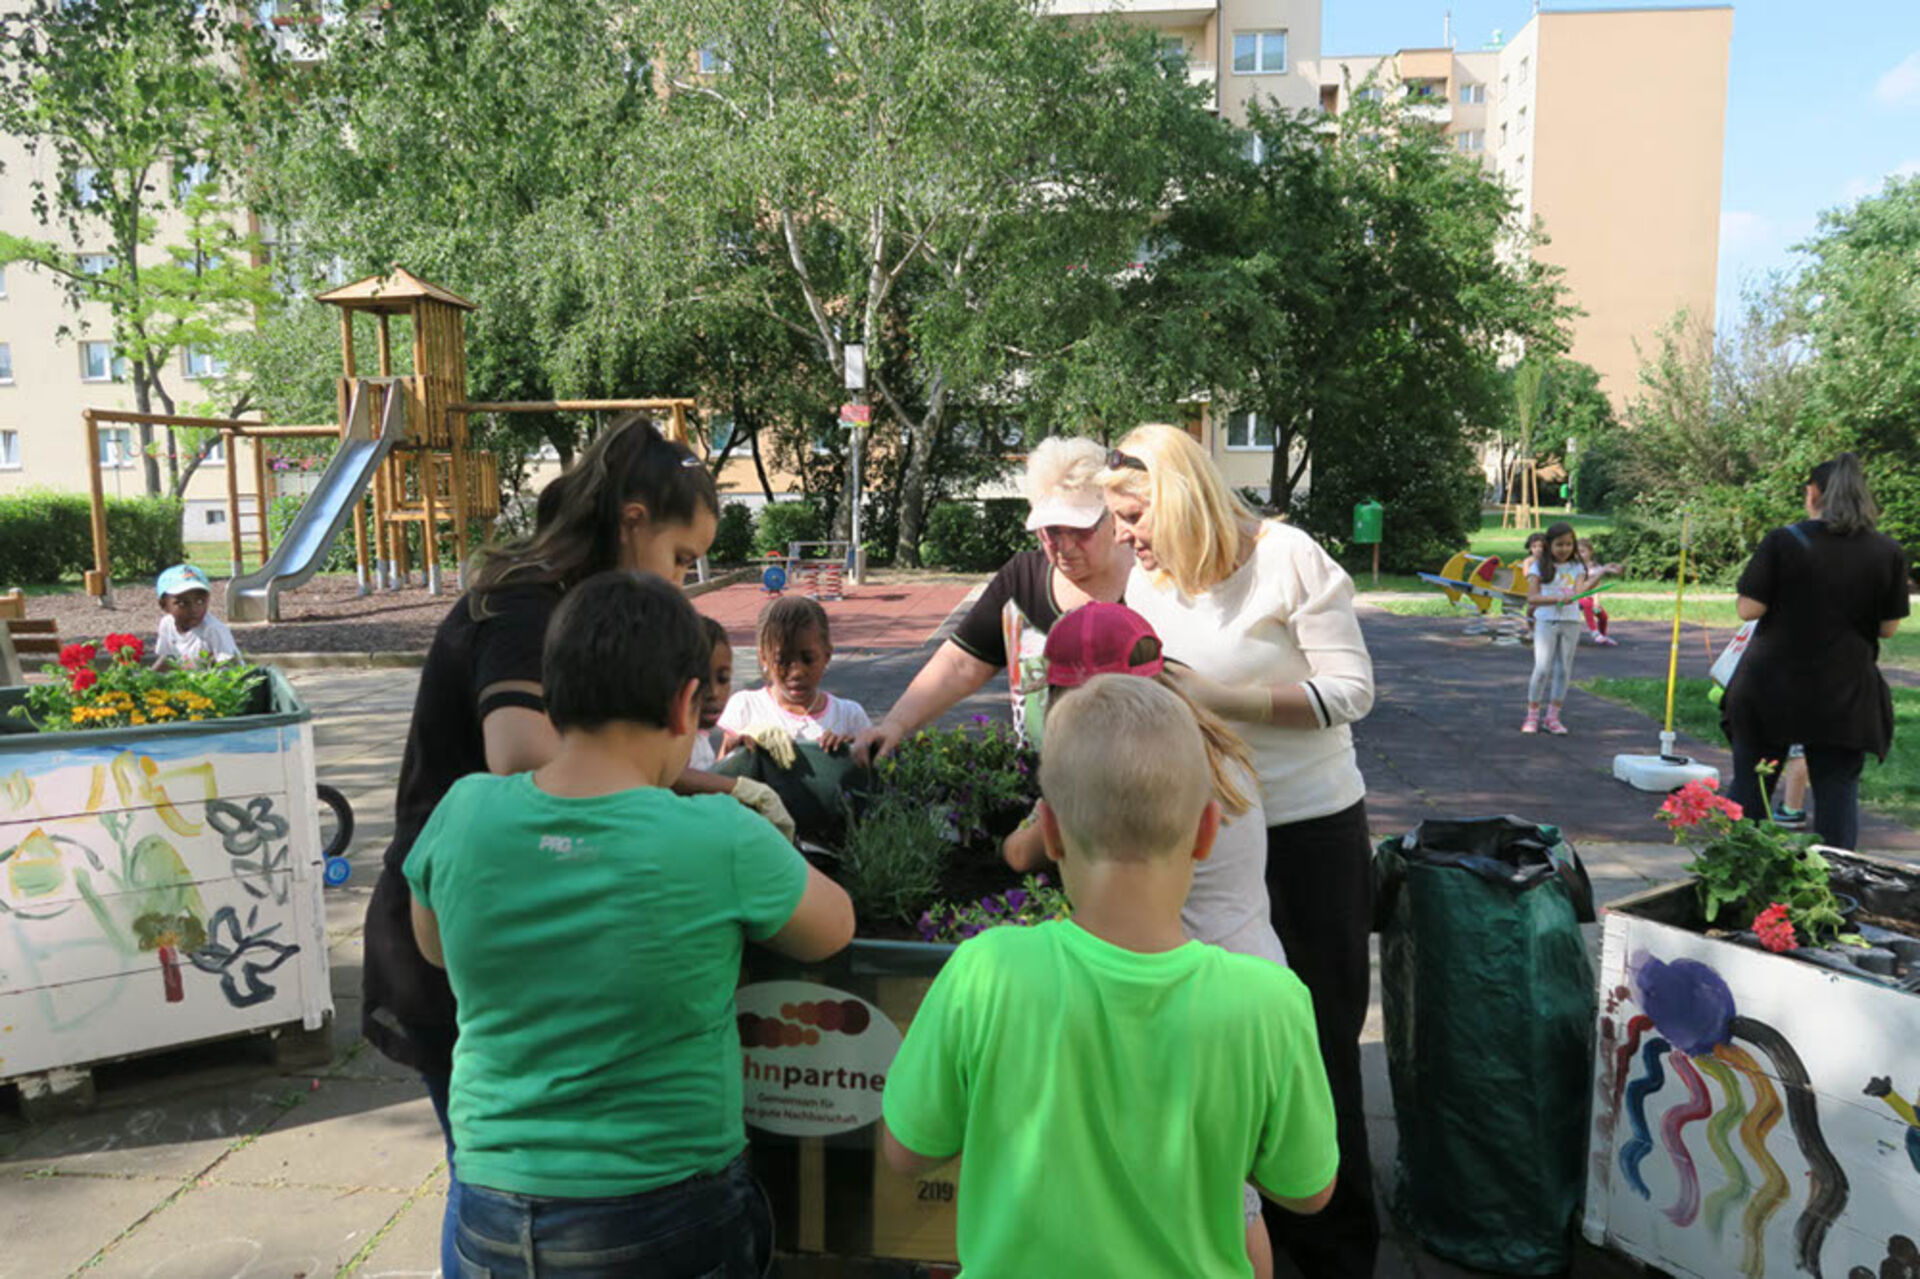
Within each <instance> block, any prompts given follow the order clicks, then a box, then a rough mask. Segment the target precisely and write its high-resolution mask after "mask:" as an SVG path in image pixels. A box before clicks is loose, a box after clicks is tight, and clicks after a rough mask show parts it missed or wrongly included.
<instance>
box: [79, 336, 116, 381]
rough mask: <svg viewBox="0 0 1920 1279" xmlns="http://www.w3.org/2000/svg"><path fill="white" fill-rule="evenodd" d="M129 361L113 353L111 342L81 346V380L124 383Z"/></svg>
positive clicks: (89, 343) (87, 343)
mask: <svg viewBox="0 0 1920 1279" xmlns="http://www.w3.org/2000/svg"><path fill="white" fill-rule="evenodd" d="M126 379H127V361H126V359H125V358H124V357H122V356H116V355H115V354H114V353H113V343H111V342H82V343H81V344H80V380H81V381H82V382H124V381H126Z"/></svg>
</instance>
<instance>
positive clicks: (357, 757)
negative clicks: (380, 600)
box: [0, 593, 1683, 1279]
mask: <svg viewBox="0 0 1920 1279" xmlns="http://www.w3.org/2000/svg"><path fill="white" fill-rule="evenodd" d="M717 594H724V593H717ZM709 598H711V597H709ZM705 604H706V601H703V606H705ZM948 607H949V608H951V605H949V606H948ZM836 620H837V619H836ZM730 624H731V623H730ZM1365 625H1366V627H1367V630H1368V634H1369V637H1370V640H1371V642H1372V643H1373V645H1374V648H1375V652H1376V656H1377V659H1378V662H1379V674H1380V683H1381V685H1382V689H1383V695H1382V697H1381V700H1380V705H1379V708H1378V709H1377V710H1376V711H1375V713H1374V716H1373V718H1372V719H1371V720H1370V721H1369V722H1368V723H1367V724H1366V725H1365V726H1363V728H1362V731H1361V733H1360V735H1359V736H1360V743H1361V749H1362V759H1363V767H1364V768H1365V770H1366V772H1367V774H1368V781H1369V785H1370V788H1371V790H1372V798H1371V800H1370V802H1371V804H1372V809H1373V813H1374V822H1373V824H1374V828H1375V830H1376V831H1378V832H1381V833H1387V832H1397V831H1399V830H1402V829H1404V828H1405V827H1406V826H1408V825H1410V824H1411V823H1412V822H1413V821H1417V820H1418V819H1419V818H1420V817H1421V816H1422V815H1425V814H1430V813H1448V814H1452V815H1465V814H1471V813H1476V812H1486V811H1495V812H1498V811H1518V812H1521V813H1525V814H1528V815H1534V816H1546V817H1552V818H1554V819H1556V820H1560V821H1561V822H1563V824H1565V825H1566V826H1567V828H1568V830H1569V833H1570V834H1571V835H1572V836H1573V837H1574V838H1575V839H1576V841H1577V842H1578V843H1579V844H1580V848H1581V852H1582V854H1583V856H1584V857H1585V859H1586V861H1587V865H1588V867H1589V870H1590V872H1591V873H1592V875H1593V876H1594V879H1595V882H1596V888H1597V889H1598V895H1599V898H1600V900H1602V901H1607V900H1611V899H1613V898H1617V897H1619V896H1622V895H1625V894H1626V893H1628V892H1632V891H1636V890H1638V889H1640V888H1643V887H1646V886H1649V885H1651V884H1653V883H1657V882H1661V881H1664V880H1669V879H1673V878H1676V877H1677V876H1678V874H1679V866H1680V864H1681V861H1682V860H1683V858H1682V856H1681V855H1680V854H1679V853H1678V852H1677V850H1675V849H1674V848H1672V847H1671V846H1670V845H1669V844H1667V843H1666V842H1665V841H1664V839H1663V838H1662V834H1661V832H1660V831H1658V829H1657V828H1654V827H1652V825H1651V823H1650V822H1648V821H1647V820H1646V818H1645V817H1644V810H1647V809H1650V808H1651V804H1650V803H1648V802H1644V801H1643V800H1642V799H1641V798H1640V797H1637V796H1635V797H1633V800H1634V802H1632V803H1623V802H1622V798H1623V793H1622V791H1621V790H1620V789H1619V788H1617V787H1616V784H1615V783H1613V782H1611V781H1610V780H1608V779H1607V778H1605V777H1604V776H1603V771H1604V767H1605V764H1604V763H1603V762H1600V761H1603V760H1604V759H1605V758H1610V756H1611V754H1612V752H1613V750H1615V749H1616V748H1618V747H1617V746H1616V742H1619V743H1629V744H1631V745H1635V746H1637V745H1638V744H1639V743H1640V742H1642V741H1644V740H1647V739H1649V738H1650V734H1651V730H1650V729H1648V727H1647V726H1646V722H1645V721H1644V720H1637V717H1631V716H1630V713H1629V712H1625V711H1619V710H1617V709H1612V708H1605V707H1604V706H1603V704H1600V703H1597V702H1593V699H1586V698H1584V697H1583V696H1582V697H1581V698H1577V699H1576V701H1575V702H1574V704H1573V708H1572V710H1571V711H1570V718H1572V719H1573V720H1574V723H1575V724H1576V726H1577V727H1578V728H1579V730H1580V732H1579V735H1576V736H1574V737H1570V738H1567V739H1564V740H1558V741H1548V740H1545V739H1539V740H1529V739H1522V738H1520V737H1519V735H1518V734H1517V733H1514V732H1513V731H1512V730H1513V725H1512V724H1511V723H1510V722H1509V721H1511V720H1512V719H1513V718H1514V711H1515V707H1516V694H1515V693H1514V691H1513V684H1514V681H1515V680H1522V681H1523V680H1524V678H1525V671H1524V666H1525V659H1524V657H1523V656H1522V655H1520V654H1518V653H1514V652H1512V651H1511V650H1493V649H1491V648H1489V647H1488V646H1486V645H1484V644H1480V645H1473V646H1468V645H1460V644H1457V643H1455V642H1453V641H1452V639H1450V638H1449V631H1450V630H1453V631H1456V632H1457V627H1454V626H1453V624H1451V623H1446V622H1443V621H1439V620H1437V619H1418V618H1416V619H1407V618H1392V617H1388V616H1386V615H1384V614H1380V613H1377V612H1373V611H1369V612H1368V613H1367V615H1366V618H1365ZM929 629H931V627H929ZM842 642H843V645H845V644H846V642H845V641H842ZM1637 643H1638V641H1637V640H1636V644H1637ZM927 651H928V650H927V649H925V648H919V649H895V650H892V651H888V652H883V653H878V654H875V655H871V656H866V657H857V658H847V659H842V660H837V661H836V663H835V669H834V672H833V674H832V675H831V676H830V683H831V686H832V687H833V688H834V689H835V690H836V691H838V692H841V693H843V694H844V695H847V696H851V697H854V698H856V699H858V700H860V701H863V702H865V703H866V704H867V705H868V707H869V709H871V710H872V711H874V712H875V714H876V715H877V714H878V713H880V712H881V711H884V709H885V708H886V707H887V706H888V705H890V704H891V702H892V700H893V698H895V697H896V696H898V694H899V692H900V691H901V690H902V689H904V688H905V687H906V684H907V682H908V681H909V680H910V679H911V678H912V676H913V674H914V673H915V672H916V671H917V670H918V669H919V666H920V664H921V662H922V661H923V660H924V659H925V656H926V653H927ZM1662 651H1664V648H1663V650H1662ZM1614 653H1615V654H1624V655H1626V656H1623V657H1620V658H1617V659H1616V658H1614V657H1613V655H1611V654H1610V655H1604V656H1601V657H1599V658H1598V659H1596V657H1595V654H1594V653H1593V652H1590V651H1589V652H1583V653H1582V654H1581V663H1582V671H1583V673H1592V672H1594V671H1595V670H1596V669H1599V668H1601V667H1602V666H1603V665H1605V664H1610V663H1611V662H1613V661H1615V660H1618V661H1621V662H1626V661H1634V660H1637V658H1636V657H1635V656H1634V655H1633V650H1632V649H1630V648H1627V647H1623V648H1622V649H1619V650H1614ZM742 658H743V661H742V666H743V670H742V676H741V677H742V679H749V678H751V677H752V670H751V665H752V664H751V661H750V658H749V656H748V654H747V653H746V652H743V653H742ZM417 679H418V673H417V672H416V671H410V670H364V669H355V670H325V671H302V672H299V673H297V675H296V677H295V682H296V684H297V685H298V686H299V688H300V689H301V691H302V693H303V694H304V695H305V696H306V697H307V699H308V701H309V703H310V704H311V705H312V707H313V709H314V712H315V716H316V721H317V729H316V741H317V747H318V756H319V772H320V775H321V777H322V778H323V779H325V780H326V781H328V782H331V783H332V784H333V785H335V786H337V787H339V788H340V789H341V790H343V791H344V792H345V793H346V794H347V795H348V797H349V799H350V800H351V801H352V803H353V805H354V807H355V810H356V812H357V813H358V815H359V818H360V825H359V835H358V838H357V840H356V845H355V848H354V850H353V853H352V859H353V861H354V863H355V866H356V873H355V876H354V878H353V879H352V880H351V881H350V882H349V883H348V884H347V885H346V886H345V887H343V888H340V889H335V890H330V891H329V893H328V896H327V917H328V930H329V937H330V940H331V943H332V945H331V960H332V964H333V972H332V982H333V989H334V994H335V1001H336V1009H337V1012H336V1019H335V1023H334V1052H333V1057H332V1060H331V1061H330V1062H329V1063H328V1064H327V1065H326V1066H324V1067H321V1068H318V1069H313V1070H308V1071H300V1072H278V1071H275V1070H274V1069H273V1068H272V1067H271V1066H270V1065H267V1064H265V1063H264V1062H263V1061H260V1060H258V1059H256V1058H255V1057H254V1056H253V1055H252V1052H253V1050H252V1049H250V1048H249V1047H247V1046H246V1045H245V1044H236V1043H227V1044H219V1045H213V1046H211V1047H208V1048H205V1049H201V1050H195V1051H191V1052H186V1053H179V1054H170V1055H167V1056H164V1057H159V1058H152V1059H147V1060H144V1061H139V1062H133V1063H127V1064H124V1065H121V1066H117V1067H112V1068H109V1069H106V1070H103V1071H101V1072H100V1074H99V1077H98V1080H97V1082H98V1084H99V1089H100V1094H99V1105H98V1109H97V1111H96V1112H95V1113H93V1114H91V1115H88V1116H85V1117H83V1118H79V1119H74V1120H68V1121H62V1122H58V1123H52V1124H48V1125H44V1126H39V1127H31V1128H30V1127H26V1126H24V1125H21V1124H19V1123H18V1122H16V1121H11V1120H8V1119H5V1118H0V1240H4V1241H5V1245H4V1247H0V1279H47V1277H49V1276H63V1275H71V1274H75V1273H76V1272H78V1271H81V1270H84V1271H85V1274H86V1275H87V1276H88V1279H94V1277H95V1276H100V1277H102V1279H106V1277H115V1276H140V1277H143V1279H295V1277H306V1279H316V1277H318V1276H328V1275H331V1276H358V1277H361V1279H375V1277H382V1279H400V1277H402V1276H407V1277H419V1279H425V1277H426V1276H431V1275H433V1274H434V1273H435V1257H436V1250H437V1240H438V1231H439V1219H440V1210H441V1205H442V1201H443V1195H444V1188H445V1175H444V1161H443V1154H442V1150H441V1145H440V1136H439V1131H438V1129H437V1127H436V1126H435V1124H434V1121H433V1115H432V1112H431V1110H430V1109H429V1108H428V1105H427V1103H426V1100H425V1098H424V1096H423V1095H422V1092H421V1090H420V1088H419V1085H418V1084H417V1083H416V1082H415V1081H414V1080H413V1079H412V1078H411V1077H410V1076H409V1075H408V1073H407V1072H406V1071H404V1070H401V1069H400V1068H398V1067H395V1066H393V1065H392V1064H391V1063H389V1062H387V1061H386V1060H385V1059H384V1058H382V1057H380V1056H379V1055H378V1054H377V1053H374V1052H372V1051H370V1050H369V1049H368V1047H367V1045H366V1044H365V1042H364V1041H362V1040H361V1039H360V1038H359V1036H358V1026H359V1019H360V1004H359V990H360V971H361V946H360V927H361V920H362V917H363V915H364V913H365V910H366V900H367V895H368V892H369V890H370V888H371V885H372V881H373V873H374V871H375V869H376V868H377V866H378V862H379V857H380V853H381V850H382V849H383V848H384V846H385V844H386V842H387V840H388V839H389V838H390V836H391V833H392V820H391V802H392V800H391V797H392V790H393V783H394V776H395V773H396V771H397V768H398V762H399V755H400V749H401V744H402V742H403V741H404V738H405V731H406V724H407V718H408V714H409V712H410V710H411V707H412V702H413V693H414V688H415V685H416V683H417ZM1590 702H1593V704H1592V705H1589V703H1590ZM1004 706H1005V701H1004V693H1002V692H999V691H998V690H997V687H995V686H990V687H989V688H988V689H987V690H985V691H983V692H982V693H981V694H979V695H978V696H977V697H976V698H974V699H971V700H970V701H969V702H967V703H964V704H963V705H962V706H961V707H959V708H957V709H956V710H955V712H954V715H953V717H952V718H953V719H956V720H958V719H963V718H964V717H965V716H967V715H968V714H971V713H973V712H975V711H977V710H978V711H987V712H989V713H1003V709H1004ZM1636 720H1637V722H1636ZM1609 734H1611V736H1609ZM1588 791H1592V792H1594V793H1595V795H1596V798H1595V799H1594V801H1593V802H1592V803H1588V802H1586V800H1585V799H1584V795H1585V794H1586V793H1587V792H1588ZM1533 797H1538V798H1537V799H1536V798H1533ZM1550 797H1551V798H1550ZM1588 932H1589V940H1590V942H1591V941H1594V940H1595V937H1594V934H1595V930H1594V929H1591V928H1590V929H1589V930H1588ZM1366 1039H1367V1043H1366V1051H1365V1060H1366V1065H1367V1070H1368V1073H1369V1079H1368V1116H1369V1122H1370V1126H1371V1131H1372V1136H1373V1141H1374V1150H1375V1159H1376V1167H1377V1168H1378V1170H1379V1174H1380V1176H1381V1178H1382V1180H1383V1183H1384V1181H1385V1180H1386V1179H1387V1178H1388V1177H1389V1176H1390V1173H1391V1168H1392V1150H1393V1146H1394V1123H1393V1109H1392V1096H1391V1093H1390V1091H1389V1089H1388V1086H1387V1082H1386V1071H1385V1051H1384V1048H1383V1046H1382V1044H1381V1042H1380V1024H1379V1005H1378V999H1377V997H1376V1000H1375V1006H1374V1016H1373V1018H1372V1020H1371V1021H1370V1023H1369V1026H1368V1030H1367V1035H1366ZM1608 1264H1609V1263H1607V1261H1606V1259H1605V1258H1604V1257H1602V1256H1601V1255H1600V1254H1597V1253H1586V1254H1583V1257H1582V1260H1581V1263H1580V1266H1579V1267H1578V1269H1579V1270H1580V1271H1581V1272H1583V1273H1595V1272H1599V1271H1601V1270H1604V1269H1605V1268H1606V1267H1607V1265H1608ZM1461 1273H1463V1272H1460V1271H1459V1270H1457V1269H1456V1268H1454V1267H1451V1266H1448V1265H1446V1264H1445V1263H1442V1262H1439V1261H1436V1260H1435V1259H1433V1258H1431V1257H1428V1256H1427V1255H1426V1254H1425V1253H1423V1252H1422V1251H1421V1250H1420V1249H1419V1248H1418V1247H1417V1246H1416V1245H1414V1244H1412V1243H1411V1242H1409V1241H1408V1240H1406V1239H1404V1238H1401V1237H1399V1236H1397V1235H1396V1236H1392V1237H1390V1238H1389V1240H1388V1243H1387V1247H1386V1249H1385V1251H1384V1253H1383V1256H1382V1261H1381V1266H1380V1274H1381V1275H1382V1276H1383V1277H1384V1279H1398V1277H1400V1276H1431V1277H1434V1279H1442V1277H1449V1276H1455V1275H1459V1274H1461Z"/></svg>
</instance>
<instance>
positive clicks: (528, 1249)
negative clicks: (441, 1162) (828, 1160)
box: [455, 1155, 773, 1279]
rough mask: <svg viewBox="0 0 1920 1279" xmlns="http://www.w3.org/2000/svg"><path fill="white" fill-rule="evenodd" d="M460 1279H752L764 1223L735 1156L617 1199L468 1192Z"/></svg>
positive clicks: (762, 1251) (765, 1239)
mask: <svg viewBox="0 0 1920 1279" xmlns="http://www.w3.org/2000/svg"><path fill="white" fill-rule="evenodd" d="M459 1251H460V1269H459V1270H458V1271H457V1272H455V1273H456V1274H457V1275H458V1277H459V1279H628V1277H629V1276H644V1279H759V1277H760V1276H762V1275H764V1274H766V1273H767V1268H768V1266H769V1264H770V1263H771V1262H772V1260H773V1214H772V1212H771V1211H770V1210H769V1209H768V1207H767V1199H766V1196H765V1195H764V1194H763V1193H761V1190H760V1184H759V1183H758V1182H756V1181H755V1180H754V1179H753V1174H751V1173H749V1172H748V1171H747V1160H746V1156H744V1155H742V1156H741V1157H740V1158H738V1159H735V1160H734V1161H733V1162H732V1163H730V1164H728V1165H727V1166H726V1167H725V1168H722V1169H721V1170H720V1171H719V1172H717V1173H712V1174H710V1175H706V1176H700V1177H690V1178H688V1179H687V1180H686V1181H682V1182H676V1183H675V1184H674V1185H671V1186H664V1187H662V1188H661V1189H659V1190H650V1191H648V1192H647V1193H646V1194H642V1195H625V1196H622V1197H620V1198H617V1199H549V1198H542V1197H538V1196H533V1195H515V1194H508V1193H507V1192H505V1191H502V1190H491V1189H488V1188H487V1187H485V1186H468V1187H466V1188H465V1192H464V1194H463V1195H462V1196H461V1200H460V1239H459Z"/></svg>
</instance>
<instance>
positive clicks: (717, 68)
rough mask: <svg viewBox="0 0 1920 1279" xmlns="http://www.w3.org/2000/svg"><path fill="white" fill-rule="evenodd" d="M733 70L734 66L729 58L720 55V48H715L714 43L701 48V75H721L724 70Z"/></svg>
mask: <svg viewBox="0 0 1920 1279" xmlns="http://www.w3.org/2000/svg"><path fill="white" fill-rule="evenodd" d="M731 70H733V68H732V67H731V66H729V65H728V63H727V60H726V59H725V58H723V57H721V56H720V50H718V49H716V48H714V47H713V46H712V45H708V46H707V47H706V48H704V49H702V50H700V74H701V75H719V74H721V73H722V72H724V71H731Z"/></svg>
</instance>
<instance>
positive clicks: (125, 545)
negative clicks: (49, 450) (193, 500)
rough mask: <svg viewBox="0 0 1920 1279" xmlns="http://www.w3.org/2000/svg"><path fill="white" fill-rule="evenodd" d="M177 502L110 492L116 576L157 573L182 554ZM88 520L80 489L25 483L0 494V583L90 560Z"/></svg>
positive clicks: (28, 579)
mask: <svg viewBox="0 0 1920 1279" xmlns="http://www.w3.org/2000/svg"><path fill="white" fill-rule="evenodd" d="M180 518H181V508H180V503H179V502H178V501H176V500H175V499H173V498H169V497H135V498H120V497H110V498H108V499H107V543H108V547H109V549H110V551H111V553H112V557H113V562H112V569H113V575H114V577H115V578H116V579H117V580H119V581H122V582H128V581H138V580H139V579H141V578H153V577H157V576H158V575H159V573H160V570H162V569H164V568H167V567H168V566H170V565H173V564H178V563H180V562H181V561H182V560H184V559H186V544H185V542H184V541H183V539H182V537H181V533H180ZM92 530H93V523H92V515H91V508H90V507H89V506H88V504H87V499H86V498H85V497H83V496H81V495H79V494H77V493H52V492H48V491H46V490H42V489H28V490H26V491H25V492H21V493H12V494H8V495H6V496H0V588H5V587H12V586H46V585H51V584H53V583H56V582H59V581H60V580H62V579H63V578H68V577H75V576H78V575H79V574H81V573H83V572H85V571H86V570H88V569H90V568H92V567H93V531H92Z"/></svg>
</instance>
